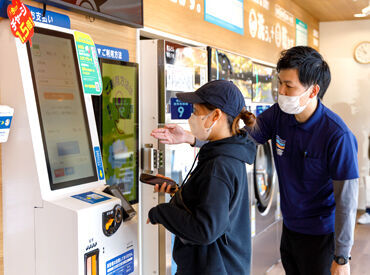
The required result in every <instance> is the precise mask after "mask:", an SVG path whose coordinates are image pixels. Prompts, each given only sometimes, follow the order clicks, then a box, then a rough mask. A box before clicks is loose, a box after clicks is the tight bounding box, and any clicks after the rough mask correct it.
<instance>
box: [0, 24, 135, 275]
mask: <svg viewBox="0 0 370 275" xmlns="http://www.w3.org/2000/svg"><path fill="white" fill-rule="evenodd" d="M0 41H1V45H0V49H1V50H0V60H1V63H0V85H1V86H0V91H1V99H2V102H3V103H4V104H7V105H10V106H12V107H13V108H14V109H15V115H14V119H13V124H12V130H11V133H10V136H9V140H8V142H7V143H6V144H3V145H2V171H3V174H2V177H3V203H4V206H3V209H4V214H3V217H4V269H5V274H7V275H18V274H27V275H36V274H37V275H50V274H53V275H66V274H68V275H95V274H106V275H108V274H109V275H111V274H118V273H119V274H138V244H137V228H138V223H137V218H136V216H135V217H133V215H132V214H133V212H132V211H131V212H130V211H129V212H127V211H125V209H126V210H128V209H131V208H130V205H129V204H127V203H126V202H125V200H124V198H123V197H122V196H121V197H120V198H117V197H115V196H120V192H119V191H117V190H114V189H110V190H109V191H107V192H108V193H110V194H114V195H115V196H112V195H109V194H108V193H105V192H102V190H103V189H104V188H105V177H104V170H103V166H102V159H101V154H100V146H99V139H98V135H97V130H96V124H95V118H94V113H93V106H92V100H91V96H90V95H87V94H84V93H83V87H82V82H81V76H80V71H79V64H78V59H77V53H76V46H75V39H74V31H72V30H66V29H62V28H58V27H52V26H47V25H43V24H40V25H37V27H36V28H35V34H34V36H33V38H32V42H33V46H32V47H30V45H29V44H27V45H24V44H21V42H20V41H19V40H18V39H15V38H14V37H13V35H12V34H11V31H10V28H9V22H8V20H3V21H1V22H0ZM131 210H132V209H131ZM125 213H129V215H125ZM125 218H127V221H124V219H125Z"/></svg>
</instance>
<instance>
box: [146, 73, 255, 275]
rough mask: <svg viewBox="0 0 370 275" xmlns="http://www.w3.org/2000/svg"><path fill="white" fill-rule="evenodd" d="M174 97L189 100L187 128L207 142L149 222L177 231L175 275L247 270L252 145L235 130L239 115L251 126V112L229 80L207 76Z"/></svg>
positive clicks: (252, 116) (174, 252)
mask: <svg viewBox="0 0 370 275" xmlns="http://www.w3.org/2000/svg"><path fill="white" fill-rule="evenodd" d="M177 97H178V98H179V99H180V100H181V101H184V102H188V103H192V104H194V112H193V114H192V116H191V117H190V118H189V124H190V128H191V133H192V135H193V136H195V137H196V138H197V139H198V140H204V141H209V142H208V143H207V144H205V145H204V146H203V147H202V148H201V149H200V151H199V154H198V164H197V166H196V167H195V169H194V170H192V171H190V173H189V175H190V176H189V177H188V178H187V180H186V179H185V181H184V184H183V185H182V186H181V187H180V189H179V190H178V191H177V192H176V193H175V194H174V196H173V197H172V199H171V201H170V202H169V203H164V204H159V205H158V206H156V207H154V208H152V209H151V210H150V211H149V218H148V222H149V221H150V222H151V223H152V224H162V225H163V226H164V227H166V228H167V229H168V230H169V231H171V232H172V233H173V234H175V235H176V238H175V243H174V248H173V257H174V260H175V262H176V264H177V267H178V269H177V273H176V274H179V275H183V274H189V275H190V274H191V275H194V274H202V275H207V274H238V275H243V274H246V275H248V274H250V263H251V234H250V218H249V196H248V182H247V173H246V167H245V163H249V164H251V163H253V161H254V158H255V154H256V146H255V144H254V142H253V141H251V140H250V139H249V138H248V136H247V134H246V132H245V131H244V130H240V129H239V120H240V119H242V120H243V121H244V123H245V124H246V125H247V126H249V127H252V126H253V125H254V123H255V116H254V115H253V114H252V113H250V112H248V111H246V110H245V103H244V98H243V95H242V94H241V92H240V90H239V89H238V88H237V87H236V86H235V85H234V84H233V83H232V82H229V81H224V80H216V81H212V82H209V83H207V84H205V85H203V86H202V87H200V88H199V89H198V90H197V91H195V92H193V93H178V94H177ZM159 131H161V130H159ZM159 134H160V133H159ZM153 135H155V134H153ZM180 142H181V141H180ZM169 187H170V186H168V188H169ZM156 190H157V191H158V186H157V187H156ZM164 190H165V185H163V186H162V189H161V191H164ZM167 191H169V189H168V190H167Z"/></svg>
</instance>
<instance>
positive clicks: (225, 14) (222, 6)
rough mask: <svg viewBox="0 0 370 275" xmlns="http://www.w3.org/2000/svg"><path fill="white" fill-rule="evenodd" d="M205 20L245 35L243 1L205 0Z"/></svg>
mask: <svg viewBox="0 0 370 275" xmlns="http://www.w3.org/2000/svg"><path fill="white" fill-rule="evenodd" d="M204 20H205V21H208V22H210V23H213V24H215V25H218V26H220V27H223V28H225V29H228V30H230V31H233V32H236V33H239V34H241V35H243V34H244V1H243V0H228V1H225V0H204Z"/></svg>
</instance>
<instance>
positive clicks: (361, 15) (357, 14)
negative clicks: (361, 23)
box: [354, 13, 366, 17]
mask: <svg viewBox="0 0 370 275" xmlns="http://www.w3.org/2000/svg"><path fill="white" fill-rule="evenodd" d="M365 16H366V14H363V13H356V14H354V17H365Z"/></svg>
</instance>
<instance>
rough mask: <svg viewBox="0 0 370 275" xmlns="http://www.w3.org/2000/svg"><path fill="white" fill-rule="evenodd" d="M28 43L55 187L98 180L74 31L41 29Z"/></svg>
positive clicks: (42, 128)
mask: <svg viewBox="0 0 370 275" xmlns="http://www.w3.org/2000/svg"><path fill="white" fill-rule="evenodd" d="M32 44H33V45H32V48H31V47H29V45H28V53H29V59H30V65H31V73H32V77H33V82H34V90H35V97H36V102H37V107H38V112H39V120H40V124H41V125H40V126H41V131H42V136H43V143H44V149H45V157H46V163H47V168H48V173H49V180H50V186H51V189H52V190H54V189H60V188H64V187H69V186H73V185H78V184H82V183H88V182H91V181H95V180H97V176H96V168H95V159H94V154H93V150H92V145H91V138H90V130H89V126H88V121H87V116H86V108H85V101H84V96H83V92H82V85H81V80H80V75H79V68H78V61H77V57H76V51H75V46H74V38H73V35H71V34H66V33H61V32H56V31H50V30H45V29H40V28H36V29H35V34H34V36H33V38H32Z"/></svg>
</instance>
